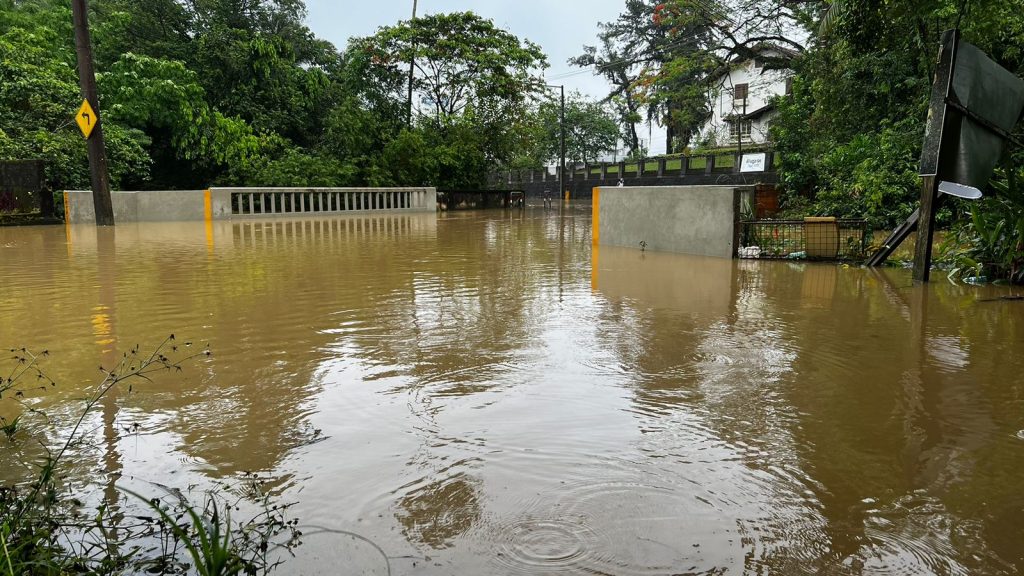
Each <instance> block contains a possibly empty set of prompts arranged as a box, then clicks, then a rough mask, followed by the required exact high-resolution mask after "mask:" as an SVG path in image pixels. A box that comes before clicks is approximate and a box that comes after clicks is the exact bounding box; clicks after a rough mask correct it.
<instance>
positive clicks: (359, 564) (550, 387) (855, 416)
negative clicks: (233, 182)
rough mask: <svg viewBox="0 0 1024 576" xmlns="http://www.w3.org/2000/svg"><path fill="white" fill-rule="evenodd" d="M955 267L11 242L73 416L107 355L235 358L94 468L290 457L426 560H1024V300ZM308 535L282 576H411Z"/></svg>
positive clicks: (499, 243) (40, 341) (129, 476)
mask: <svg viewBox="0 0 1024 576" xmlns="http://www.w3.org/2000/svg"><path fill="white" fill-rule="evenodd" d="M936 277H937V278H936V281H935V282H933V283H932V284H930V285H928V286H924V287H922V286H915V285H914V284H913V283H912V282H911V279H910V275H909V273H908V272H907V271H903V270H897V269H886V270H879V271H872V270H866V269H859V268H856V267H852V268H842V267H838V266H835V265H830V264H810V263H794V262H755V261H729V260H718V259H708V258H697V257H688V256H680V255H670V254H657V253H651V252H647V253H641V252H639V251H637V250H631V249H619V248H610V247H601V248H600V250H597V249H592V247H591V229H590V218H589V212H588V208H587V207H586V206H581V207H578V208H573V209H570V210H568V211H567V212H566V214H565V215H564V216H561V217H560V216H559V215H558V213H557V211H554V212H546V211H544V210H541V209H539V208H531V209H527V210H525V211H513V212H503V211H492V212H475V213H474V212H465V213H454V214H448V215H440V216H434V215H401V216H399V215H388V216H376V217H356V218H337V219H307V220H274V221H266V222H225V223H215V224H214V225H213V226H212V227H206V226H204V224H202V223H197V224H138V225H119V226H117V227H116V228H115V229H113V230H97V229H95V228H90V227H81V228H78V227H73V228H71V229H69V230H67V231H65V229H64V228H61V227H39V228H0V345H2V346H3V347H4V348H8V347H11V346H23V345H24V346H30V347H33V348H35V349H36V350H40V349H44V348H45V349H48V350H49V351H50V357H49V358H47V359H46V360H45V364H44V366H45V367H46V369H47V372H48V373H49V374H50V376H52V377H53V378H54V379H55V380H57V381H58V382H59V385H58V386H57V387H56V388H53V389H51V390H50V391H47V392H46V393H45V394H41V395H36V396H33V397H31V398H30V402H31V403H33V405H35V406H37V407H40V408H44V409H46V410H47V411H48V412H50V413H51V414H53V415H54V416H53V418H54V421H55V422H67V419H66V418H63V419H62V418H61V417H60V416H61V415H62V414H65V415H66V414H71V413H73V412H74V411H75V410H77V409H79V407H80V406H81V404H80V402H79V400H78V398H80V397H82V396H83V395H84V393H85V391H86V390H87V388H88V386H89V385H91V384H92V383H95V382H96V381H97V379H98V378H97V377H98V372H97V370H96V368H97V365H99V364H104V365H108V366H109V365H110V363H112V362H116V360H117V359H118V358H119V357H120V356H121V354H123V353H124V352H125V351H127V350H129V349H130V348H131V347H132V346H134V345H135V344H140V345H141V347H142V349H146V348H151V347H153V346H156V345H157V344H158V343H159V342H160V340H161V339H162V338H163V337H164V336H165V335H167V334H170V333H175V334H176V335H178V340H179V341H183V340H185V339H190V340H192V341H194V342H197V343H199V342H208V343H209V345H210V347H211V349H212V350H213V355H212V356H211V357H209V358H202V359H200V360H196V361H194V362H193V363H191V364H189V365H186V366H185V369H184V371H183V372H182V373H181V374H170V375H166V376H160V377H158V378H157V379H156V381H155V382H154V383H153V384H147V383H136V384H135V387H134V390H133V391H132V392H131V393H128V392H127V391H126V390H120V391H118V392H117V393H115V394H114V395H112V396H110V397H109V398H107V399H106V400H105V401H104V402H103V403H102V405H101V409H100V411H99V412H97V414H96V415H95V417H94V418H92V419H90V420H89V421H88V422H87V426H86V434H87V435H91V436H92V437H94V439H95V440H96V441H95V442H94V443H91V444H90V445H89V446H91V448H90V449H88V450H87V449H82V450H81V451H79V452H78V453H76V454H75V455H74V458H72V459H71V460H70V461H69V466H71V468H70V473H69V481H73V482H77V483H78V484H79V486H80V487H81V489H82V490H93V491H94V494H95V495H97V496H96V497H105V498H110V499H113V500H115V502H114V504H115V505H118V504H117V502H116V501H117V500H118V499H119V498H123V497H121V496H119V493H118V492H117V491H116V490H113V489H112V485H113V483H114V482H115V481H116V482H118V483H120V484H125V485H128V486H134V487H136V488H138V489H141V490H145V489H146V487H147V485H150V484H148V483H152V482H159V483H160V484H163V485H166V486H171V487H176V488H180V489H182V490H185V489H187V488H188V487H190V486H192V487H193V489H195V488H194V487H195V486H199V487H202V486H205V485H209V483H210V482H212V481H214V480H217V479H231V478H237V477H239V475H241V474H243V473H244V472H246V471H252V472H258V473H260V474H263V475H264V476H265V477H269V478H270V479H271V481H270V482H269V483H268V487H267V488H266V490H268V491H271V492H272V493H273V494H275V496H276V497H278V498H280V499H281V500H282V501H292V502H296V503H297V504H296V507H295V509H294V511H293V512H294V515H295V516H297V517H298V518H299V519H300V521H301V523H302V524H303V525H304V526H321V527H326V528H333V529H341V530H348V531H352V532H357V533H359V534H360V535H362V536H364V537H365V538H367V539H369V540H371V541H373V542H374V543H376V544H377V545H378V546H379V547H380V548H381V549H382V550H384V551H385V552H386V554H387V555H388V556H390V557H391V558H390V564H391V570H392V572H393V573H394V574H537V573H559V574H622V575H638V574H787V575H788V574H1016V573H1020V572H1022V571H1024V432H1020V431H1021V430H1022V429H1024V376H1022V375H1024V354H1022V352H1024V302H1021V301H1018V300H1010V299H1004V298H1002V297H1003V296H1008V295H1013V294H1015V290H1014V289H1012V288H1008V287H992V286H988V287H969V286H958V285H953V284H950V283H949V282H947V281H945V280H944V279H943V276H942V274H936ZM1017 292H1019V291H1017ZM8 401H9V400H8ZM14 409H15V408H13V407H12V405H11V404H6V405H3V404H0V413H6V414H10V413H11V411H12V410H14ZM66 431H67V430H66V429H65V430H56V431H55V432H54V439H55V441H56V438H59V436H60V433H61V432H64V433H66ZM0 444H2V446H0V470H2V472H0V476H2V477H3V480H4V481H8V482H9V481H13V480H17V479H19V478H24V477H26V476H27V475H28V474H29V473H30V470H29V469H28V468H27V467H26V466H27V465H26V464H25V463H24V460H25V459H26V454H27V453H28V451H31V448H30V447H29V446H28V443H26V442H22V443H21V444H18V443H8V442H6V441H2V442H0ZM308 532H309V534H310V536H309V537H308V538H307V542H306V544H305V545H304V546H302V547H300V548H299V550H298V554H299V558H298V559H296V560H295V561H294V563H293V564H292V565H291V566H286V568H285V569H284V570H283V571H282V573H286V574H287V573H306V574H314V573H322V574H346V573H353V574H363V573H365V574H383V573H384V572H385V566H384V561H383V559H382V558H381V557H380V556H379V554H377V553H376V552H375V551H374V550H373V549H372V548H371V547H370V546H369V544H367V543H366V542H365V541H363V540H358V539H353V538H350V537H347V536H342V535H338V534H333V533H329V532H328V533H324V532H319V533H318V532H317V531H316V530H314V529H309V530H308Z"/></svg>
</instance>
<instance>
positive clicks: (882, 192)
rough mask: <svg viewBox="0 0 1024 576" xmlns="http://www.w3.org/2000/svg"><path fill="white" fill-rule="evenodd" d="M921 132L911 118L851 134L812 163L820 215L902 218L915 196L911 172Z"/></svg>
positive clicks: (878, 223)
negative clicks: (815, 174)
mask: <svg viewBox="0 0 1024 576" xmlns="http://www.w3.org/2000/svg"><path fill="white" fill-rule="evenodd" d="M922 138H923V131H922V130H921V125H920V123H918V122H917V121H916V119H911V120H904V121H901V122H899V123H897V124H896V125H889V124H888V122H885V123H883V125H882V126H880V127H879V129H878V130H877V131H871V132H865V133H861V134H856V135H854V136H853V137H852V138H851V140H850V141H849V142H846V143H844V144H838V145H836V146H835V147H834V148H832V149H831V150H829V151H827V152H825V153H824V154H823V155H822V156H821V157H820V158H819V161H818V164H817V177H818V193H817V197H816V202H815V211H816V212H818V213H819V214H820V215H828V216H836V217H842V218H865V219H867V220H868V221H869V223H871V225H872V226H875V227H888V226H892V225H893V224H894V223H897V222H900V221H902V220H905V219H906V218H907V216H909V215H910V213H911V212H913V210H914V207H915V206H916V205H917V202H918V201H919V199H920V191H919V190H920V184H919V182H920V179H919V177H918V175H917V168H918V161H917V158H918V156H919V154H920V146H921V139H922Z"/></svg>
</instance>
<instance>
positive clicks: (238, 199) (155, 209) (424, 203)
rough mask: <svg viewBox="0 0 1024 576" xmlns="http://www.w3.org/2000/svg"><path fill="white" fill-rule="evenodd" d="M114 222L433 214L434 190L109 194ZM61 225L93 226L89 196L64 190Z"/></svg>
mask: <svg viewBox="0 0 1024 576" xmlns="http://www.w3.org/2000/svg"><path fill="white" fill-rule="evenodd" d="M111 203H112V204H113V207H114V221H115V222H180V221H202V220H206V221H213V220H230V219H246V218H260V217H274V216H287V217H296V216H310V215H321V214H342V213H367V212H383V213H390V212H434V211H436V210H437V191H436V189H434V188H209V189H207V190H146V191H118V192H112V193H111ZM64 216H65V222H68V223H71V224H91V223H95V222H96V213H95V210H94V208H93V201H92V192H91V191H88V190H69V191H66V192H64Z"/></svg>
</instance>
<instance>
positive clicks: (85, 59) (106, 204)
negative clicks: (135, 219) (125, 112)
mask: <svg viewBox="0 0 1024 576" xmlns="http://www.w3.org/2000/svg"><path fill="white" fill-rule="evenodd" d="M71 13H72V15H73V19H74V25H75V52H76V53H77V55H78V83H79V85H80V86H81V88H82V97H83V98H85V99H86V100H87V101H88V102H89V105H90V106H92V109H93V110H94V113H95V115H96V118H95V120H94V121H95V123H96V124H95V126H94V127H93V128H92V131H91V133H90V134H89V135H88V136H87V137H86V142H87V144H88V148H89V175H90V178H91V180H92V203H93V207H94V208H95V211H96V225H97V226H113V225H114V207H113V204H112V203H111V200H110V175H109V174H108V173H107V153H106V152H105V151H104V146H103V124H102V123H101V122H100V119H99V116H100V100H99V94H98V92H97V90H96V72H95V71H94V70H93V62H92V43H91V42H90V40H89V10H88V7H87V6H86V0H71Z"/></svg>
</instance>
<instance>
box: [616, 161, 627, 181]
mask: <svg viewBox="0 0 1024 576" xmlns="http://www.w3.org/2000/svg"><path fill="white" fill-rule="evenodd" d="M618 179H619V180H622V181H623V182H625V181H626V161H625V160H622V161H620V162H619V178H618Z"/></svg>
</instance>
